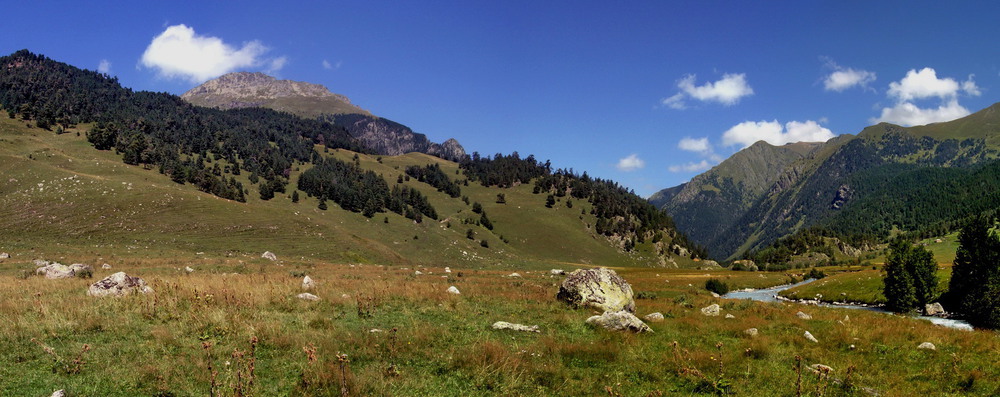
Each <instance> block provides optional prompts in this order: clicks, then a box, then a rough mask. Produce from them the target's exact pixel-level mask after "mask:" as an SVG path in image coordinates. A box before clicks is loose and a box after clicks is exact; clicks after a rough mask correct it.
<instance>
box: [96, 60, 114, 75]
mask: <svg viewBox="0 0 1000 397" xmlns="http://www.w3.org/2000/svg"><path fill="white" fill-rule="evenodd" d="M97 71H98V72H101V73H104V74H111V61H109V60H107V59H102V60H101V62H100V63H98V64H97Z"/></svg>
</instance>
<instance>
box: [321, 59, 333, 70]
mask: <svg viewBox="0 0 1000 397" xmlns="http://www.w3.org/2000/svg"><path fill="white" fill-rule="evenodd" d="M323 69H326V70H330V69H333V65H331V64H330V61H327V60H326V59H324V60H323Z"/></svg>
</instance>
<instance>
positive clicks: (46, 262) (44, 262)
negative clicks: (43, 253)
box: [33, 259, 52, 267]
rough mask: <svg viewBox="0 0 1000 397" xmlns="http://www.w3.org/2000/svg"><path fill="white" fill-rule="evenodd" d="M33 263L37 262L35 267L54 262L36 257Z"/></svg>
mask: <svg viewBox="0 0 1000 397" xmlns="http://www.w3.org/2000/svg"><path fill="white" fill-rule="evenodd" d="M33 263H34V264H35V267H43V266H48V265H49V264H50V263H52V262H49V261H47V260H44V259H35V261H34V262H33Z"/></svg>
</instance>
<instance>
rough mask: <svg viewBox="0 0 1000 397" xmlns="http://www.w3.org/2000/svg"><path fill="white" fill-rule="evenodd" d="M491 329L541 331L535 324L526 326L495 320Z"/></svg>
mask: <svg viewBox="0 0 1000 397" xmlns="http://www.w3.org/2000/svg"><path fill="white" fill-rule="evenodd" d="M493 329H509V330H513V331H523V332H542V331H540V330H539V329H538V326H537V325H532V326H530V327H529V326H527V325H524V324H514V323H508V322H506V321H497V322H495V323H493Z"/></svg>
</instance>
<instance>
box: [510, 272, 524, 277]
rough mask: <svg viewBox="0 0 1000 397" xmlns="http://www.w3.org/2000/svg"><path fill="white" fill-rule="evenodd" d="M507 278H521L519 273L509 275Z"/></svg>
mask: <svg viewBox="0 0 1000 397" xmlns="http://www.w3.org/2000/svg"><path fill="white" fill-rule="evenodd" d="M507 277H510V278H521V273H516V272H515V273H511V274H509V275H507Z"/></svg>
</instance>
